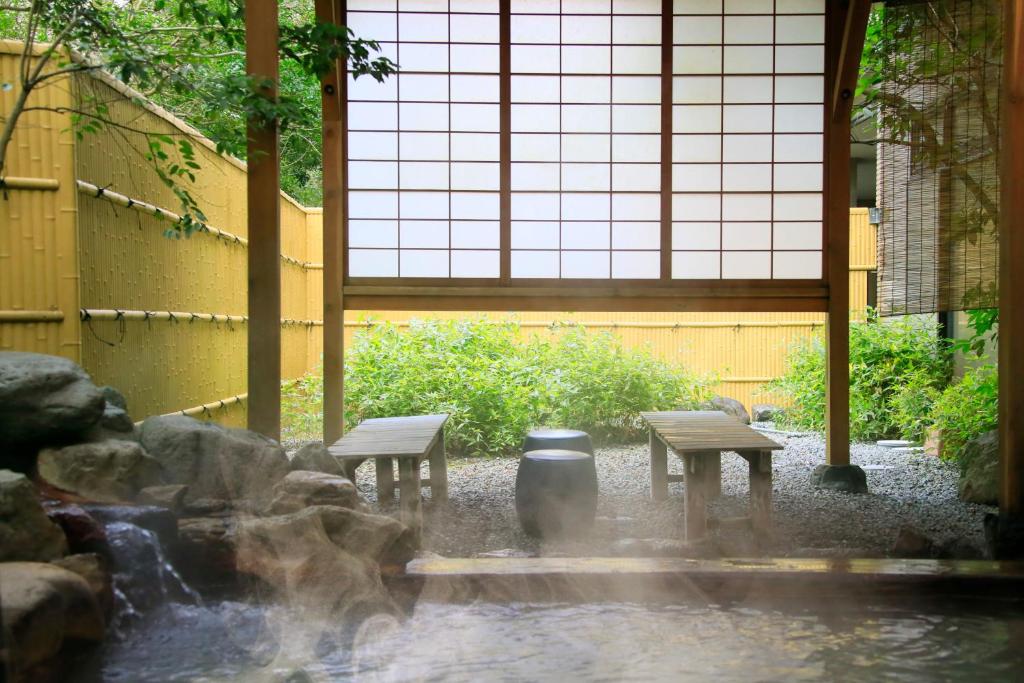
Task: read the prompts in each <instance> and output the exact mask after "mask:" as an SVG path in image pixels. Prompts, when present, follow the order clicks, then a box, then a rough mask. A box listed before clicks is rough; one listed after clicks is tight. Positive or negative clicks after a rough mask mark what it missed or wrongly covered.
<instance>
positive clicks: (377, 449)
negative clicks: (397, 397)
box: [327, 414, 448, 535]
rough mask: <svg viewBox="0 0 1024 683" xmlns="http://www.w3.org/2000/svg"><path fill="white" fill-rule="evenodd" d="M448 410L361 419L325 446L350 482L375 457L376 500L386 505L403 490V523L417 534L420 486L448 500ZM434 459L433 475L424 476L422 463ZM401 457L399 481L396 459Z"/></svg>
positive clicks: (420, 525)
mask: <svg viewBox="0 0 1024 683" xmlns="http://www.w3.org/2000/svg"><path fill="white" fill-rule="evenodd" d="M447 421H448V415H447V414H441V415H412V416H409V417H381V418H374V419H370V420H363V422H361V423H360V424H359V426H358V427H356V428H355V429H353V430H352V431H350V432H348V433H347V434H345V436H343V437H341V438H340V439H338V440H337V441H336V442H334V444H333V445H332V446H330V447H329V448H328V449H327V450H328V452H329V453H330V454H331V455H333V456H334V457H335V458H337V459H338V460H339V461H341V463H342V466H343V467H344V468H345V470H346V472H347V473H348V474H349V477H350V478H351V479H352V481H355V470H356V468H357V467H359V465H361V464H362V463H363V462H364V461H366V460H373V461H374V465H375V466H376V470H377V500H378V501H380V502H381V503H388V502H391V501H393V500H394V499H395V488H396V487H397V488H398V492H399V504H400V506H401V507H400V510H401V513H400V514H401V519H402V521H403V522H404V523H405V524H407V525H408V526H409V527H411V528H412V529H413V530H414V532H415V533H416V534H417V535H419V533H420V531H421V530H422V528H423V506H422V492H421V489H422V487H424V486H426V487H428V488H429V489H430V492H431V497H432V498H433V500H434V501H436V502H441V503H443V502H445V501H447V500H448V463H447V460H446V456H445V451H444V423H445V422H447ZM424 458H429V459H430V478H429V479H421V478H420V463H421V462H423V459H424ZM395 460H397V461H398V481H397V482H396V481H395V469H394V461H395Z"/></svg>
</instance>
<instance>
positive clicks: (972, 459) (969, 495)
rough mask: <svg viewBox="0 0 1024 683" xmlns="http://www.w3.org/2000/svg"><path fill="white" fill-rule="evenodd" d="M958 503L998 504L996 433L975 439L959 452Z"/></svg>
mask: <svg viewBox="0 0 1024 683" xmlns="http://www.w3.org/2000/svg"><path fill="white" fill-rule="evenodd" d="M959 458H960V463H961V470H960V484H959V488H960V499H961V500H964V501H966V502H968V503H981V504H984V505H998V504H999V432H998V431H997V430H992V431H991V432H986V433H984V434H982V435H980V436H976V437H974V438H973V439H971V440H970V441H968V442H967V443H966V444H964V447H963V449H962V450H961V451H960V456H959Z"/></svg>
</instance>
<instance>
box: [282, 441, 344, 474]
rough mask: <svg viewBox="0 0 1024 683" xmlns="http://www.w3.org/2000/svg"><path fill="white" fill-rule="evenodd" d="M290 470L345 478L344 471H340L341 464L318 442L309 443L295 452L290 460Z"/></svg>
mask: <svg viewBox="0 0 1024 683" xmlns="http://www.w3.org/2000/svg"><path fill="white" fill-rule="evenodd" d="M291 468H292V471H295V470H304V471H307V472H324V473H326V474H335V475H337V476H339V477H343V476H345V470H344V469H342V467H341V463H339V462H338V461H337V460H336V459H335V458H334V456H333V455H331V454H330V453H328V452H327V447H326V446H324V445H323V444H322V443H320V442H319V441H310V442H309V443H306V444H303V445H302V446H301V447H300V448H299V450H297V451H295V454H294V455H293V456H292V460H291Z"/></svg>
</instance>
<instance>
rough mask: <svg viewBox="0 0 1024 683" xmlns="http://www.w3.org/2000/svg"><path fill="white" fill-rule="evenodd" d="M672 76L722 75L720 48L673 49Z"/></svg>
mask: <svg viewBox="0 0 1024 683" xmlns="http://www.w3.org/2000/svg"><path fill="white" fill-rule="evenodd" d="M672 73H673V74H720V73H722V48H721V47H715V46H701V47H673V48H672Z"/></svg>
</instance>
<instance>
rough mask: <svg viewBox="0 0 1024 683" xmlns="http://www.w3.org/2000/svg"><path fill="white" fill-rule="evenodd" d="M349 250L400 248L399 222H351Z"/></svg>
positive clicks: (349, 223)
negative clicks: (360, 248)
mask: <svg viewBox="0 0 1024 683" xmlns="http://www.w3.org/2000/svg"><path fill="white" fill-rule="evenodd" d="M348 246H349V248H359V247H364V248H373V247H378V248H384V249H386V248H388V247H391V248H398V221H349V222H348Z"/></svg>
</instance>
